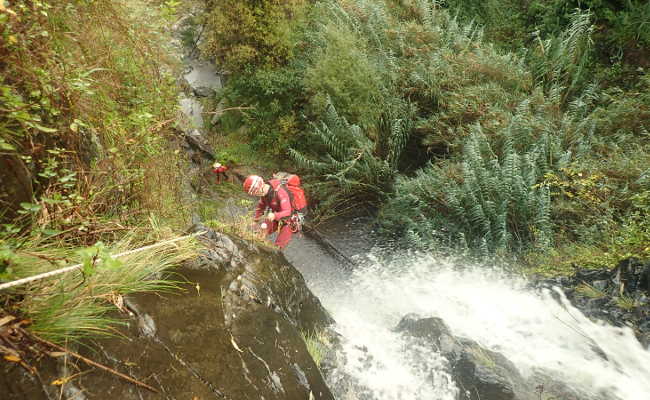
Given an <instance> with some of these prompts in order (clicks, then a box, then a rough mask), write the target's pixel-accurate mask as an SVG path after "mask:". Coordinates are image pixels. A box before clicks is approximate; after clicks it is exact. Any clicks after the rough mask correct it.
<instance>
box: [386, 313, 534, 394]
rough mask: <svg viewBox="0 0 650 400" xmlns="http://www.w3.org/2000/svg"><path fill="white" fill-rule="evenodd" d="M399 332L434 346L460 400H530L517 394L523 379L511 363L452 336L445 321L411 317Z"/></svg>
mask: <svg viewBox="0 0 650 400" xmlns="http://www.w3.org/2000/svg"><path fill="white" fill-rule="evenodd" d="M396 331H398V332H401V333H403V334H405V335H408V336H412V337H415V338H418V339H421V340H424V341H425V342H427V343H429V344H431V345H433V346H434V347H435V348H436V349H437V350H438V351H439V352H440V353H441V354H442V356H443V357H445V358H446V359H447V360H448V361H449V368H450V371H449V372H450V373H451V375H452V377H453V379H454V381H455V382H456V384H457V386H458V388H459V390H460V395H459V400H477V399H483V400H511V399H526V398H527V397H524V396H517V395H516V393H515V391H516V390H517V389H516V388H517V387H520V386H523V379H522V377H521V376H520V374H519V372H518V371H517V369H516V368H515V367H514V365H513V364H512V363H511V362H510V361H509V360H507V359H506V358H505V357H504V356H503V355H501V354H499V353H496V352H493V351H490V350H488V349H485V348H483V347H481V346H480V345H478V344H477V343H476V342H474V341H472V340H469V339H463V338H457V337H454V336H452V335H451V333H450V331H449V328H448V327H447V326H446V324H445V323H444V321H443V320H442V319H440V318H418V317H417V316H416V315H413V314H411V315H407V316H406V317H404V318H403V319H402V320H401V321H400V323H399V324H398V326H397V328H396Z"/></svg>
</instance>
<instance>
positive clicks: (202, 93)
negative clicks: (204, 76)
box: [192, 86, 217, 97]
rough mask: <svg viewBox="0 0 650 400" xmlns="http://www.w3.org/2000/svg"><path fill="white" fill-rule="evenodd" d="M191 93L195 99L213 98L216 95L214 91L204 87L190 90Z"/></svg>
mask: <svg viewBox="0 0 650 400" xmlns="http://www.w3.org/2000/svg"><path fill="white" fill-rule="evenodd" d="M192 93H194V95H195V96H196V97H214V96H215V95H216V94H217V92H215V90H214V89H212V88H209V87H206V86H198V87H195V88H192Z"/></svg>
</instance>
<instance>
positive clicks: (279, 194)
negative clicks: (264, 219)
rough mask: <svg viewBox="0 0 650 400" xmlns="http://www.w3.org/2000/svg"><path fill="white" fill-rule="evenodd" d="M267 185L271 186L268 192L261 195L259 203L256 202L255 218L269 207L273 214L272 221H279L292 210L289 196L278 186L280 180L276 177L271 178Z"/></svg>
mask: <svg viewBox="0 0 650 400" xmlns="http://www.w3.org/2000/svg"><path fill="white" fill-rule="evenodd" d="M269 185H270V186H271V188H270V189H269V193H267V194H266V196H262V197H261V198H260V201H259V203H257V209H256V210H255V219H256V220H258V219H259V218H260V217H261V216H262V214H264V212H265V211H266V209H267V208H270V209H271V211H273V214H275V218H274V219H273V220H274V221H279V220H281V219H282V218H284V217H288V216H290V215H291V212H292V211H293V210H292V208H291V198H290V197H289V194H288V193H287V190H286V189H285V188H283V187H282V186H280V181H279V180H277V179H271V180H270V181H269Z"/></svg>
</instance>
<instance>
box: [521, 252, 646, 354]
mask: <svg viewBox="0 0 650 400" xmlns="http://www.w3.org/2000/svg"><path fill="white" fill-rule="evenodd" d="M533 286H534V287H538V288H550V287H553V286H557V287H560V288H561V289H562V291H563V292H564V294H565V295H566V297H567V299H568V300H569V301H570V302H571V304H573V305H574V306H575V307H576V308H578V309H579V310H581V311H582V312H583V313H584V314H585V315H587V316H588V317H590V318H592V319H598V320H602V321H604V322H606V323H608V324H611V325H615V326H627V327H630V328H631V329H632V330H633V331H634V333H635V334H636V337H637V339H639V341H640V342H641V344H642V345H643V346H644V347H648V346H650V333H649V332H648V329H647V328H646V327H648V324H647V322H648V321H650V302H649V299H648V297H649V296H650V261H642V260H639V259H637V258H634V257H630V258H626V259H623V260H621V261H620V262H619V263H618V264H617V265H616V267H614V268H612V269H607V268H605V269H597V270H588V269H578V270H577V271H576V273H575V274H574V275H573V276H569V277H555V278H551V279H542V280H538V281H536V282H534V283H533ZM584 289H589V290H584Z"/></svg>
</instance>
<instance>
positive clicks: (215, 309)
mask: <svg viewBox="0 0 650 400" xmlns="http://www.w3.org/2000/svg"><path fill="white" fill-rule="evenodd" d="M201 229H204V228H203V227H201ZM202 242H203V243H204V244H205V250H204V251H203V254H202V255H201V256H200V257H198V258H197V259H195V260H193V261H192V262H190V263H187V265H185V266H183V267H182V268H181V269H179V270H178V271H175V274H174V278H175V279H178V280H180V281H182V282H183V283H182V285H181V286H182V290H181V291H175V292H173V293H153V294H139V295H136V296H133V297H131V298H129V299H128V300H127V302H126V305H127V308H128V309H129V311H130V314H131V315H128V316H127V315H124V316H123V317H122V318H123V320H124V322H125V326H124V327H123V328H122V329H120V330H119V335H118V336H117V337H114V338H110V339H101V340H97V341H95V342H92V343H90V342H88V343H84V344H83V345H82V346H80V347H79V348H78V351H79V352H80V353H81V354H83V355H84V356H86V357H88V358H90V359H92V360H95V361H97V362H99V363H102V364H104V365H106V366H108V367H110V368H113V369H115V370H117V371H121V372H124V373H127V374H129V375H130V376H132V377H134V378H136V379H138V380H140V381H142V382H144V383H146V384H148V385H150V386H152V387H154V388H156V389H157V390H158V391H159V393H153V392H150V391H148V390H146V389H143V388H141V387H139V386H136V385H133V384H131V383H129V382H127V381H126V380H124V379H121V378H118V377H116V376H115V375H113V374H109V373H107V372H104V371H100V370H98V369H93V368H89V367H88V365H86V364H84V363H83V362H80V361H78V360H75V359H73V358H68V360H66V361H65V362H64V361H63V360H61V361H60V362H54V361H52V360H48V361H46V362H44V363H41V364H40V365H39V366H38V370H39V373H40V377H39V378H36V377H34V376H31V375H29V374H27V373H25V372H24V371H23V370H22V369H21V367H20V366H18V365H17V364H15V365H9V363H4V365H2V369H3V371H2V372H1V373H0V375H2V376H4V381H3V380H0V393H3V396H2V398H3V399H8V400H9V399H11V400H13V399H30V400H31V399H34V400H38V399H54V398H59V397H58V396H59V390H62V393H63V394H64V397H63V398H66V399H78V400H81V399H102V400H103V399H110V398H114V399H120V400H122V399H124V400H131V399H133V400H142V399H159V398H167V399H190V400H192V399H211V398H217V399H224V398H225V399H233V400H234V399H246V398H251V399H253V398H255V399H262V398H263V399H267V400H271V399H278V400H279V399H283V400H285V399H296V400H298V399H299V400H308V399H311V398H313V399H332V398H333V397H332V395H331V393H330V391H329V389H328V388H327V386H326V384H325V383H324V381H323V378H322V377H321V373H320V371H319V369H318V368H317V366H316V364H315V363H314V361H313V360H312V358H311V356H310V354H309V353H308V351H307V348H306V345H305V343H304V341H303V339H302V337H301V332H307V331H313V330H315V329H321V328H322V327H324V326H326V325H328V324H329V323H330V322H331V319H330V317H329V316H328V314H327V313H326V312H325V310H324V309H323V308H322V307H321V305H320V302H319V301H318V299H317V298H316V297H314V296H313V295H312V294H311V292H310V291H309V290H308V289H307V287H306V286H305V282H304V280H303V278H302V276H301V275H300V273H299V272H298V271H297V270H296V269H294V268H293V267H292V266H291V265H290V264H288V262H287V261H286V260H285V259H284V257H283V256H282V255H281V254H280V253H278V252H275V251H272V250H266V249H263V248H259V247H257V246H255V245H252V244H250V243H246V242H243V241H239V240H234V239H231V238H230V237H228V236H226V235H223V234H220V233H217V232H213V231H209V233H208V234H206V235H205V236H204V237H203V238H202ZM78 372H83V373H82V374H80V375H77V376H75V378H74V379H72V380H70V382H69V383H67V384H65V385H63V388H62V389H60V388H58V387H56V386H51V385H50V384H49V383H50V382H52V381H54V380H56V379H59V378H62V377H65V376H71V375H73V374H76V373H78ZM75 396H76V397H75Z"/></svg>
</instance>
